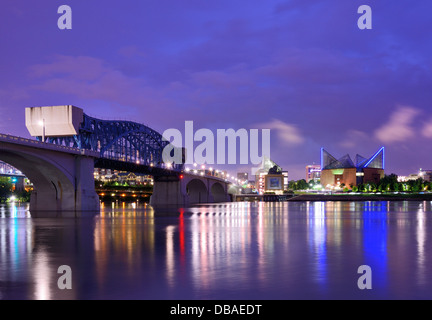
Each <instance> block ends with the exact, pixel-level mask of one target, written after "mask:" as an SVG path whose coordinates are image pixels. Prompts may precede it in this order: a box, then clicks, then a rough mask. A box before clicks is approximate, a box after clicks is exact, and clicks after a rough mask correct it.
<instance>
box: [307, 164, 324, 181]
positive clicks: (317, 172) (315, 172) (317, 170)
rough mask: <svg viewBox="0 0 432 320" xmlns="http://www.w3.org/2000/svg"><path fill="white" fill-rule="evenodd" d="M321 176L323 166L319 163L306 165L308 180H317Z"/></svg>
mask: <svg viewBox="0 0 432 320" xmlns="http://www.w3.org/2000/svg"><path fill="white" fill-rule="evenodd" d="M320 177H321V166H320V165H319V164H311V165H308V166H306V182H309V181H311V180H313V181H315V182H317V181H318V180H319V179H320Z"/></svg>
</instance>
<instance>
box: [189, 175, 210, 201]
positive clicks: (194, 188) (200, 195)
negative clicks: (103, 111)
mask: <svg viewBox="0 0 432 320" xmlns="http://www.w3.org/2000/svg"><path fill="white" fill-rule="evenodd" d="M186 193H187V195H188V196H189V203H190V204H196V203H207V202H209V199H208V190H207V187H206V185H205V183H204V182H203V181H202V180H200V179H192V180H191V181H189V183H188V184H187V185H186Z"/></svg>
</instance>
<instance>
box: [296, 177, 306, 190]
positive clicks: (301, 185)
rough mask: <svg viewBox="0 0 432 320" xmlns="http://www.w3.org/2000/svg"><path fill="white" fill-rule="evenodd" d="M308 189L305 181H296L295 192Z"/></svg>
mask: <svg viewBox="0 0 432 320" xmlns="http://www.w3.org/2000/svg"><path fill="white" fill-rule="evenodd" d="M308 188H309V185H308V183H307V182H306V180H305V179H301V180H299V181H297V190H306V189H308Z"/></svg>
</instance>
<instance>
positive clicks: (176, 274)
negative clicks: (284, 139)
mask: <svg viewBox="0 0 432 320" xmlns="http://www.w3.org/2000/svg"><path fill="white" fill-rule="evenodd" d="M431 208H432V204H431V202H414V201H413V202H281V203H259V202H255V203H248V202H245V203H224V204H214V205H202V206H197V207H194V208H184V209H174V210H171V209H163V210H162V209H153V208H151V207H150V206H148V205H145V204H141V203H139V202H134V203H113V204H104V205H103V206H102V208H101V212H100V213H98V214H94V215H89V214H85V213H81V214H79V215H75V214H48V213H46V214H40V213H38V214H37V215H36V214H33V215H32V214H31V213H30V212H29V211H28V207H26V206H21V205H18V204H10V205H1V206H0V259H1V260H0V297H1V298H3V299H431V298H432V271H431V270H432V268H428V265H429V264H430V262H431V261H432V242H431V240H432V229H431V228H432V216H431V214H432V209H431ZM60 265H69V266H70V267H71V268H72V274H73V277H72V281H73V286H72V290H60V289H59V288H58V287H57V280H58V277H59V274H57V269H58V267H59V266H60ZM360 265H369V266H370V267H371V270H372V272H373V274H372V279H373V287H372V289H371V290H360V289H359V288H358V287H357V280H358V278H359V276H360V275H359V274H358V273H357V269H358V267H359V266H360Z"/></svg>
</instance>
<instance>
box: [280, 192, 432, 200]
mask: <svg viewBox="0 0 432 320" xmlns="http://www.w3.org/2000/svg"><path fill="white" fill-rule="evenodd" d="M287 201H432V193H425V194H420V193H406V194H400V193H399V194H301V195H294V196H293V197H291V198H288V199H287Z"/></svg>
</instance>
